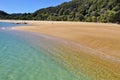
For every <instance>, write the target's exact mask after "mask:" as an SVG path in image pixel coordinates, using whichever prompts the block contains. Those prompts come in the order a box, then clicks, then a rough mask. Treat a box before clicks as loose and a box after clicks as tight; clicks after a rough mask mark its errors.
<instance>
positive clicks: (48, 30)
mask: <svg viewBox="0 0 120 80" xmlns="http://www.w3.org/2000/svg"><path fill="white" fill-rule="evenodd" d="M2 21H3V22H14V23H17V22H26V23H28V24H30V25H31V26H20V27H17V28H15V29H17V30H25V31H30V32H37V33H42V34H47V35H50V36H55V37H59V38H63V39H66V40H71V41H74V42H76V43H79V44H81V45H84V46H87V47H90V48H92V49H95V50H97V51H100V52H103V53H105V54H108V55H111V56H114V57H118V58H120V37H119V36H120V25H117V24H111V23H110V24H108V23H107V24H104V23H85V22H58V21H19V20H18V21H16V20H2ZM0 22H1V21H0Z"/></svg>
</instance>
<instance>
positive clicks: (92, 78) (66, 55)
mask: <svg viewBox="0 0 120 80" xmlns="http://www.w3.org/2000/svg"><path fill="white" fill-rule="evenodd" d="M3 24H4V26H3ZM7 25H9V27H8V26H7ZM12 26H13V24H12V25H11V24H10V23H7V24H6V23H2V25H1V23H0V27H1V28H0V80H119V79H120V62H119V61H118V60H117V59H116V58H114V59H115V60H114V59H112V58H111V57H110V58H107V56H106V55H102V54H101V53H100V52H98V51H95V50H92V49H90V48H87V47H85V46H83V45H80V44H77V43H74V42H71V41H66V40H64V39H59V38H55V37H51V36H48V35H44V34H37V33H31V32H24V31H17V30H14V29H12ZM14 26H18V25H14ZM119 60H120V59H119Z"/></svg>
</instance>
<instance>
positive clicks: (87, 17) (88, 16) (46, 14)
mask: <svg viewBox="0 0 120 80" xmlns="http://www.w3.org/2000/svg"><path fill="white" fill-rule="evenodd" d="M0 19H19V20H48V21H50V20H53V21H86V22H108V23H109V22H111V23H120V0H71V1H70V2H64V3H63V4H61V5H58V6H55V7H48V8H43V9H40V10H37V11H35V12H34V13H24V14H7V13H5V12H3V11H0Z"/></svg>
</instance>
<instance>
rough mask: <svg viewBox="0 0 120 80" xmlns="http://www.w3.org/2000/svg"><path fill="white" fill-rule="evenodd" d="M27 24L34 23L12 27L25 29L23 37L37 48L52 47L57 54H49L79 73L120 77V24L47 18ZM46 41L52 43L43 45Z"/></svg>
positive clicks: (107, 77) (106, 77) (94, 77)
mask: <svg viewBox="0 0 120 80" xmlns="http://www.w3.org/2000/svg"><path fill="white" fill-rule="evenodd" d="M27 23H28V24H32V25H27V26H19V27H12V28H14V29H13V30H15V31H20V32H21V31H23V33H22V34H23V35H24V36H22V37H23V38H26V39H28V41H29V42H30V44H31V45H33V46H34V47H35V48H36V49H39V47H40V46H42V47H43V48H45V49H46V50H47V48H50V49H49V50H48V51H50V52H51V51H53V53H50V54H47V55H49V56H50V57H51V58H53V59H54V60H55V61H57V62H59V63H60V64H62V65H64V66H65V67H66V68H67V69H69V70H70V71H72V72H73V73H74V74H75V75H77V76H80V75H81V70H82V72H83V73H84V74H86V75H88V76H92V78H93V79H114V80H119V79H120V77H119V75H120V73H119V71H120V54H119V53H120V50H119V48H120V37H119V35H120V25H114V24H98V23H97V24H96V23H89V24H88V23H81V22H80V23H76V22H52V23H51V22H47V21H36V22H34V21H33V22H32V21H27ZM24 32H26V33H30V34H31V35H27V34H25V33H24ZM32 34H33V35H34V38H33V37H32ZM41 37H43V38H41ZM44 38H45V39H44ZM41 39H43V40H41ZM42 41H45V42H47V41H48V42H49V41H50V43H51V45H50V46H48V45H45V44H44V43H43V44H39V43H41V42H42ZM43 45H44V46H43ZM57 46H58V50H56V47H57ZM52 47H53V48H52ZM54 47H55V48H54ZM54 52H55V53H54Z"/></svg>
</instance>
